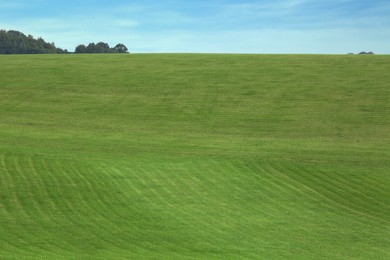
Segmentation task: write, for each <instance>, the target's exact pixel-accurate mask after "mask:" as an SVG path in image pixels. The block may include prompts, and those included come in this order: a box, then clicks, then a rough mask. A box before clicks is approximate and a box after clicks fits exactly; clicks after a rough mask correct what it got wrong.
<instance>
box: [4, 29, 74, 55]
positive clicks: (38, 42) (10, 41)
mask: <svg viewBox="0 0 390 260" xmlns="http://www.w3.org/2000/svg"><path fill="white" fill-rule="evenodd" d="M67 52H68V51H67V50H63V49H61V48H57V47H56V46H55V44H54V42H52V43H48V42H45V41H44V40H43V39H42V38H38V39H35V38H34V37H33V36H32V35H28V36H26V35H25V34H23V33H21V32H18V31H12V30H11V31H5V30H0V54H44V53H52V54H55V53H67Z"/></svg>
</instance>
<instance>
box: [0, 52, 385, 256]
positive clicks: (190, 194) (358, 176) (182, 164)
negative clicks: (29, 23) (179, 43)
mask: <svg viewBox="0 0 390 260" xmlns="http://www.w3.org/2000/svg"><path fill="white" fill-rule="evenodd" d="M389 71H390V56H386V55H368V56H365V55H225V54H125V55H113V54H109V55H73V54H72V55H71V54H69V55H10V56H0V259H390V204H389V201H390V189H389V186H390V160H389V158H390V73H389Z"/></svg>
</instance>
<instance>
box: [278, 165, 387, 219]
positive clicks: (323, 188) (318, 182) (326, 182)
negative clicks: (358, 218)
mask: <svg viewBox="0 0 390 260" xmlns="http://www.w3.org/2000/svg"><path fill="white" fill-rule="evenodd" d="M273 167H274V168H275V169H277V170H278V171H279V172H280V173H282V174H283V175H285V176H286V177H287V178H291V180H294V181H297V182H298V183H300V185H302V186H303V187H306V188H307V189H309V190H311V191H312V192H314V193H316V194H317V195H319V196H322V197H324V198H326V199H327V200H329V201H331V202H332V203H334V204H335V205H337V206H338V207H342V208H344V209H347V210H350V211H352V212H354V213H357V214H358V215H362V216H365V217H369V218H368V219H371V220H372V221H374V222H376V221H378V220H379V221H383V222H384V223H388V222H389V218H388V215H387V216H386V217H385V216H382V214H381V215H377V214H376V213H374V212H373V211H368V209H370V208H372V205H371V204H370V203H369V202H366V201H365V200H363V199H362V198H361V197H356V196H354V195H353V194H351V193H352V192H350V191H349V190H348V186H340V187H337V186H335V185H334V184H333V183H334V180H333V181H330V180H331V179H332V178H331V177H330V176H328V178H324V177H323V176H320V175H321V174H315V172H316V171H318V170H316V169H314V170H313V169H312V170H311V171H309V170H307V169H306V168H303V167H299V166H293V167H292V165H291V164H290V165H289V167H288V168H281V167H280V165H276V164H273ZM313 175H314V176H315V177H313ZM362 204H363V205H362ZM386 208H387V207H384V208H381V209H382V210H383V209H386ZM378 213H381V212H378ZM362 221H367V218H364V219H362Z"/></svg>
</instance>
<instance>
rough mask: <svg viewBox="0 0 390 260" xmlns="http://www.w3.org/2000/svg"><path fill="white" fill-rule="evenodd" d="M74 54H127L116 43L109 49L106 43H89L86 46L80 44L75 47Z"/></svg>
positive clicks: (120, 45)
mask: <svg viewBox="0 0 390 260" xmlns="http://www.w3.org/2000/svg"><path fill="white" fill-rule="evenodd" d="M74 52H75V53H128V49H127V47H126V46H125V45H124V44H122V43H118V44H117V45H116V46H115V47H113V48H111V47H110V46H109V45H108V44H107V43H105V42H98V43H97V44H95V43H93V42H92V43H90V44H88V45H87V46H85V45H84V44H80V45H79V46H77V47H76V49H75V51H74Z"/></svg>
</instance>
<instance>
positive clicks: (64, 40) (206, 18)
mask: <svg viewBox="0 0 390 260" xmlns="http://www.w3.org/2000/svg"><path fill="white" fill-rule="evenodd" d="M389 14H390V1H389V0H236V1H233V0H186V1H184V0H182V1H181V0H160V1H158V0H155V1H152V0H142V1H132V0H127V1H126V0H117V1H101V0H95V1H92V0H77V1H76V0H67V1H54V0H12V1H10V0H6V1H4V0H0V28H1V29H6V30H11V29H13V30H19V31H22V32H23V33H25V34H31V35H33V36H35V37H42V38H44V39H45V40H46V41H49V42H55V43H56V45H57V46H58V47H61V48H66V49H68V50H69V51H73V50H74V48H75V47H76V46H77V45H78V44H88V43H90V42H99V41H104V42H107V43H109V44H110V45H115V44H117V43H124V44H125V45H126V46H127V47H128V48H129V50H130V51H131V52H207V53H335V54H337V53H349V52H360V51H373V52H375V53H385V54H388V53H390V15H389Z"/></svg>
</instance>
